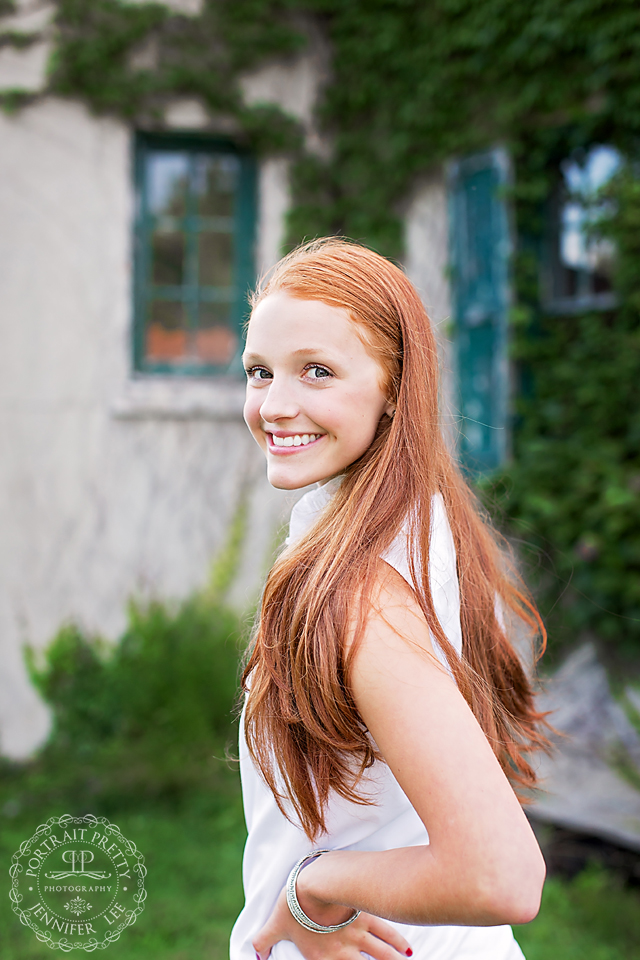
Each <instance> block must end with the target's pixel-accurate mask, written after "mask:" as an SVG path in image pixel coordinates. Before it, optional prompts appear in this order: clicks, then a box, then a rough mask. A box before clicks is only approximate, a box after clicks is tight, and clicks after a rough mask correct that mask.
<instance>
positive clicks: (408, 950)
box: [406, 947, 413, 957]
mask: <svg viewBox="0 0 640 960" xmlns="http://www.w3.org/2000/svg"><path fill="white" fill-rule="evenodd" d="M406 954H407V956H408V957H412V956H413V950H412V949H411V947H407V950H406Z"/></svg>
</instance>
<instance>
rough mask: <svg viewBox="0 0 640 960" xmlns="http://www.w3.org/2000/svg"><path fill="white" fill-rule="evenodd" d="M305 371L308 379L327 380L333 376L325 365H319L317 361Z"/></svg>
mask: <svg viewBox="0 0 640 960" xmlns="http://www.w3.org/2000/svg"><path fill="white" fill-rule="evenodd" d="M305 372H306V374H307V376H308V377H309V379H310V380H327V379H328V378H329V377H332V376H333V374H332V373H330V372H329V370H327V368H326V367H320V366H318V364H317V363H314V364H312V365H311V366H310V367H307V369H306V371H305Z"/></svg>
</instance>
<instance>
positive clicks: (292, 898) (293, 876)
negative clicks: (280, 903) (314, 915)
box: [287, 850, 360, 933]
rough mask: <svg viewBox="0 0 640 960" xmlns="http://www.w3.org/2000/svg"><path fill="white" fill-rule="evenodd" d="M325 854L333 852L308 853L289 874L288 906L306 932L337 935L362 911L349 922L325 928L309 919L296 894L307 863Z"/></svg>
mask: <svg viewBox="0 0 640 960" xmlns="http://www.w3.org/2000/svg"><path fill="white" fill-rule="evenodd" d="M323 853H331V850H314V851H313V853H308V854H307V855H306V856H304V857H302V858H301V859H300V860H298V862H297V863H296V865H295V867H294V868H293V870H292V871H291V873H290V874H289V879H288V880H287V906H288V907H289V910H290V911H291V916H292V917H293V919H294V920H297V921H298V923H299V924H300V926H301V927H304V928H305V930H309V931H310V932H311V933H335V932H336V930H342V928H343V927H348V926H349V924H350V923H353V921H354V920H355V919H356V917H359V916H360V911H359V910H356V911H355V913H354V914H353V916H351V917H349V919H348V920H345V921H344V923H333V924H331V925H330V926H328V927H324V926H323V925H322V924H321V923H316V922H315V920H312V919H311V917H308V916H307V915H306V913H305V912H304V910H303V909H302V907H301V906H300V903H299V902H298V894H297V892H296V880H297V879H298V874H299V873H300V871H301V870H302V868H303V866H304V865H305V863H308V862H309V861H310V860H315V859H316V857H319V856H320V855H321V854H323Z"/></svg>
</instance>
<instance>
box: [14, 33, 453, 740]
mask: <svg viewBox="0 0 640 960" xmlns="http://www.w3.org/2000/svg"><path fill="white" fill-rule="evenodd" d="M28 49H29V48H28ZM30 49H32V48H30ZM0 52H1V51H0ZM13 53H16V55H17V52H16V51H12V54H13ZM326 63H327V58H326V51H324V49H322V48H321V47H314V48H313V49H312V52H311V53H310V54H309V55H308V56H307V58H306V59H305V58H298V59H297V60H295V61H290V62H288V63H285V64H275V65H274V64H270V65H267V66H266V67H265V69H264V71H263V72H262V73H261V72H260V71H257V72H254V73H252V74H251V75H250V76H248V77H247V78H245V79H244V81H243V90H244V95H245V97H246V99H247V101H248V102H252V103H256V102H260V101H261V100H263V101H266V102H276V103H282V105H283V107H284V108H286V109H288V110H289V111H290V112H291V113H293V114H294V115H296V116H297V117H298V119H299V120H301V122H302V123H303V125H304V127H305V131H306V135H307V142H308V145H309V148H310V149H316V150H317V151H318V152H322V151H324V150H327V149H330V145H328V144H327V143H326V142H324V141H323V140H322V138H320V137H319V136H318V135H317V133H316V132H315V130H314V126H313V108H314V105H315V102H316V99H317V96H318V92H319V90H320V89H321V85H322V82H323V78H324V77H325V76H326V69H327V67H326ZM25 64H26V65H27V66H26V67H25V70H27V67H28V70H30V71H31V73H29V74H28V77H29V78H31V79H30V82H35V81H34V77H33V64H31V62H29V63H28V64H27V61H25ZM0 66H1V64H0ZM11 66H12V70H14V73H13V74H12V83H14V85H15V70H16V69H17V68H16V67H15V64H13V61H12V65H11ZM0 72H1V71H0ZM27 72H28V71H27ZM25 76H27V73H25ZM42 82H44V80H43V81H42ZM302 88H303V94H304V95H302V94H301V93H300V90H301V89H302ZM166 119H167V121H168V123H169V125H170V126H172V127H174V128H176V129H194V128H199V129H213V130H216V129H220V125H221V123H222V120H220V118H215V117H213V118H212V117H210V116H208V115H207V113H206V111H205V110H204V108H203V107H202V105H201V104H199V103H198V102H197V101H176V102H175V103H174V104H171V105H170V108H169V110H168V111H167V118H166ZM131 151H132V131H131V130H130V129H129V128H128V127H127V126H126V125H125V124H124V123H121V122H119V121H117V120H113V119H101V118H96V117H94V116H92V115H90V114H89V113H88V111H87V110H86V109H85V108H84V107H83V106H82V105H81V104H79V103H74V102H69V101H62V100H58V99H55V98H51V97H43V98H42V99H40V100H38V101H36V102H35V103H34V104H32V105H31V106H28V107H26V108H24V109H23V110H21V111H19V112H18V113H16V114H14V115H12V116H7V115H5V114H0V304H1V309H0V330H1V336H2V345H3V349H2V350H1V351H0V529H1V530H2V537H0V663H1V667H0V750H1V751H2V752H3V753H4V754H6V755H9V756H14V757H19V756H24V755H26V754H28V753H29V751H31V750H32V749H33V748H34V747H35V746H36V745H37V744H38V743H40V742H41V741H42V739H43V738H44V737H45V736H46V732H47V729H48V716H47V712H46V710H45V708H44V706H43V705H42V704H41V703H40V701H39V700H38V697H37V696H36V694H35V692H34V691H33V689H32V687H31V686H30V684H29V681H28V679H27V677H26V672H25V668H24V665H23V659H22V645H23V644H24V643H29V644H32V645H33V646H34V647H36V648H42V647H43V646H45V645H46V644H47V643H48V642H49V641H50V640H51V638H52V636H53V635H54V634H55V632H56V631H57V630H58V629H59V627H60V626H61V624H62V623H64V622H65V621H72V620H73V621H77V622H78V623H80V624H81V625H82V626H83V627H84V628H85V629H86V630H89V631H95V632H97V633H100V634H102V635H103V636H106V637H109V638H115V637H116V636H117V635H118V633H119V632H120V631H121V630H122V628H123V626H124V623H125V614H126V605H127V601H128V599H129V598H130V597H132V596H133V597H150V596H158V597H165V598H167V597H168V598H171V597H174V598H178V597H182V596H185V595H186V594H188V593H189V592H190V591H192V590H194V589H195V588H197V587H198V586H200V585H202V584H203V583H205V582H206V578H207V576H208V572H209V569H210V565H211V562H212V559H213V558H214V557H215V555H216V553H217V551H219V549H220V548H221V546H222V544H223V543H224V538H225V533H226V530H227V525H228V521H229V519H230V517H231V516H232V515H233V512H234V509H235V508H236V506H237V504H238V501H239V498H240V497H241V496H244V495H246V496H248V502H249V528H250V533H251V535H250V537H248V538H247V542H246V544H245V549H244V553H243V556H242V559H241V564H240V572H239V576H238V578H237V581H236V583H235V584H234V586H233V590H232V600H233V602H234V603H235V604H236V605H237V606H239V607H242V606H246V605H247V603H248V602H250V601H251V600H252V599H254V598H255V596H256V594H257V591H258V590H259V584H260V580H261V578H262V576H263V575H264V572H265V570H266V568H267V565H268V561H269V557H270V555H271V551H272V549H273V545H274V538H275V535H276V530H277V528H278V527H279V526H280V525H281V524H282V522H283V520H284V518H285V516H286V514H287V511H288V508H289V507H290V505H291V502H292V497H291V495H285V494H282V493H280V492H278V491H274V490H272V488H271V487H269V485H268V483H267V481H266V478H265V472H264V465H263V461H262V455H261V453H260V451H259V450H258V448H257V447H256V446H255V444H254V442H253V440H252V439H251V437H250V436H249V434H248V432H247V430H246V428H245V426H244V424H243V421H242V416H241V411H242V402H243V392H244V391H243V386H242V384H240V383H235V384H233V383H231V384H230V383H227V384H222V383H220V382H218V383H216V382H215V381H210V380H205V379H202V380H188V379H182V380H180V379H171V378H163V377H133V376H132V374H131V366H130V352H131V351H130V331H131V321H132V296H131V283H132V275H131V271H132V258H131V242H132V217H133V186H132V182H133V178H132V170H131V163H132V154H131ZM443 191H444V185H443V182H442V180H441V179H439V178H438V177H435V178H434V179H432V180H431V181H430V182H429V183H428V184H426V185H423V186H422V187H421V188H420V189H419V190H418V192H417V193H416V196H415V197H413V198H410V202H409V207H408V211H409V212H408V215H407V240H408V259H407V267H408V271H409V274H410V276H411V277H412V279H414V281H415V282H416V283H417V285H418V287H419V289H420V290H421V293H422V294H423V296H424V297H425V302H427V303H430V304H434V305H435V308H434V314H433V315H434V319H436V320H441V319H443V318H444V317H445V316H446V315H447V313H448V299H447V290H446V282H445V281H444V279H443V277H444V273H443V267H444V261H443V252H442V251H443V249H446V216H445V215H444V211H445V207H444V192H443ZM288 204H289V186H288V164H287V161H286V159H283V158H278V157H270V158H266V159H264V160H263V161H262V162H261V165H260V169H259V206H258V230H257V238H256V259H257V265H258V269H259V271H260V272H262V271H264V270H266V269H268V268H269V266H270V265H271V264H272V263H274V262H275V260H277V258H278V256H279V253H280V247H281V242H282V238H283V229H284V217H285V214H286V210H287V206H288ZM443 231H444V233H443ZM443 243H444V247H443Z"/></svg>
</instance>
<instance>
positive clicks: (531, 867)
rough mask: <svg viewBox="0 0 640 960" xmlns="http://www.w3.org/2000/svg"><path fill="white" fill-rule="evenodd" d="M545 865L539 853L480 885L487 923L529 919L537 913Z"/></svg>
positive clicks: (520, 921) (517, 922)
mask: <svg viewBox="0 0 640 960" xmlns="http://www.w3.org/2000/svg"><path fill="white" fill-rule="evenodd" d="M545 875H546V867H545V864H544V860H543V859H542V855H541V854H540V855H539V857H538V858H534V859H533V860H532V862H530V863H528V864H522V863H521V864H517V865H516V866H515V868H514V869H513V870H511V871H509V870H506V871H504V872H502V873H501V876H500V878H499V879H496V878H493V879H492V881H490V882H489V883H486V882H485V884H484V885H483V888H484V889H483V892H482V894H481V896H482V898H483V900H484V902H483V905H482V906H483V913H484V915H485V917H486V918H487V922H488V923H489V924H496V925H497V924H503V923H509V924H521V923H530V922H531V921H532V920H534V919H535V917H536V916H537V915H538V911H539V910H540V901H541V898H542V888H543V887H544V880H545Z"/></svg>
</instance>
